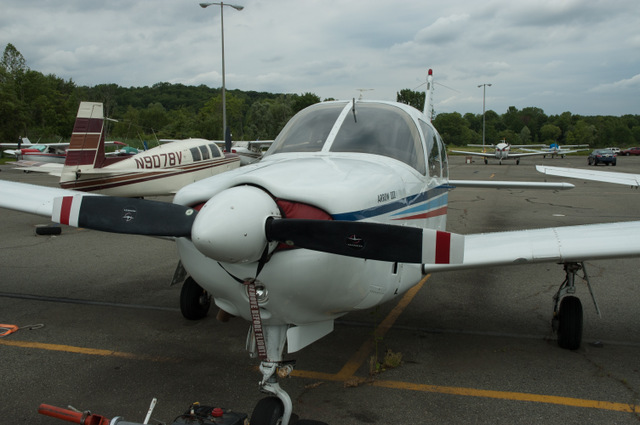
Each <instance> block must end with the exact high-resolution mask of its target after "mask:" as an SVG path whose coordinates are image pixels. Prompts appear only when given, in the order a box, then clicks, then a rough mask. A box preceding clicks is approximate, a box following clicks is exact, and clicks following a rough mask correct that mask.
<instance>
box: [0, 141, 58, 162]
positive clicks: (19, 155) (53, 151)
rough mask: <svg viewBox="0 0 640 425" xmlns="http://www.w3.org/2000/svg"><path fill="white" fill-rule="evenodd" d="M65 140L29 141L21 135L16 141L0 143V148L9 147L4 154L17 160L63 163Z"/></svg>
mask: <svg viewBox="0 0 640 425" xmlns="http://www.w3.org/2000/svg"><path fill="white" fill-rule="evenodd" d="M67 146H69V143H67V142H60V143H31V141H30V140H29V139H28V138H27V137H21V138H20V141H19V142H18V143H0V148H9V149H5V150H4V151H3V153H4V154H6V155H9V156H14V157H15V158H16V159H18V160H30V161H39V162H52V163H59V164H62V163H64V158H65V150H66V148H67Z"/></svg>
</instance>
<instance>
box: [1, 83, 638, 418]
mask: <svg viewBox="0 0 640 425" xmlns="http://www.w3.org/2000/svg"><path fill="white" fill-rule="evenodd" d="M428 83H429V84H428V86H427V87H428V88H430V87H432V74H431V72H429V77H428ZM426 98H427V102H426V103H427V104H426V105H425V109H424V111H418V110H416V109H414V108H413V107H411V106H408V105H405V104H401V103H395V102H384V101H367V100H361V101H357V100H355V99H354V100H352V101H332V102H325V103H319V104H316V105H313V106H310V107H308V108H306V109H304V110H302V111H301V112H299V113H298V114H297V115H295V116H294V117H293V118H292V119H291V120H290V121H289V123H288V124H287V125H286V126H285V127H284V129H283V130H282V131H281V133H280V134H279V135H278V137H277V138H276V140H275V142H274V143H273V145H272V146H271V147H270V149H269V150H268V151H267V152H266V154H265V155H264V157H263V159H261V160H260V161H259V162H256V163H253V164H250V165H247V166H244V167H241V168H238V169H236V170H232V171H228V172H225V173H222V174H220V175H217V176H213V177H210V178H207V179H204V180H200V181H198V182H196V183H193V184H190V185H188V186H186V187H184V188H182V189H181V190H180V191H179V192H178V193H177V194H176V196H175V198H174V201H173V203H165V202H158V201H151V200H145V199H134V198H122V197H110V196H100V195H94V194H86V193H80V192H77V191H73V190H66V189H60V188H45V187H39V186H33V185H25V184H23V183H15V182H8V181H0V207H2V208H11V209H15V210H20V211H25V212H29V213H33V214H40V215H44V216H50V217H52V219H53V220H54V221H57V222H60V223H63V224H67V225H70V226H78V227H84V228H88V229H95V230H101V231H107V232H116V233H128V234H140V235H149V236H162V237H173V238H175V241H176V244H177V248H178V253H179V257H180V264H179V266H178V270H180V269H181V268H182V267H183V268H184V270H186V272H187V273H188V277H187V279H186V280H185V283H184V285H183V288H182V293H181V306H182V308H183V312H185V311H186V312H187V313H188V314H189V315H190V316H191V317H192V318H197V317H202V316H203V315H205V314H206V313H207V308H208V303H209V300H210V299H211V300H212V301H213V302H214V303H215V305H216V306H217V307H218V308H219V309H220V312H219V314H220V313H222V315H225V314H226V315H233V316H239V317H242V318H244V319H246V320H247V321H249V323H250V327H249V334H248V338H247V349H248V350H249V352H250V353H252V354H253V355H254V356H256V357H259V358H260V361H261V363H260V372H261V374H262V380H261V384H260V386H261V390H262V391H263V392H266V393H268V394H269V395H270V396H269V397H267V398H264V399H262V400H260V401H259V402H258V405H257V406H256V409H255V410H254V413H253V415H252V418H251V425H261V424H273V423H276V422H275V421H279V422H278V423H282V424H284V425H287V424H288V423H289V421H290V418H291V414H292V409H293V404H292V401H291V398H290V397H289V395H288V394H287V392H286V391H285V390H284V389H283V388H281V387H280V385H279V383H278V377H282V376H286V375H287V374H288V373H290V372H291V370H292V368H293V363H291V362H290V361H287V360H285V356H284V350H285V347H286V348H287V351H288V352H289V353H293V352H296V351H298V350H300V349H301V348H303V347H305V346H307V345H308V344H311V343H313V342H314V341H317V340H319V339H320V338H322V337H323V336H325V335H327V334H329V333H330V332H332V330H333V324H334V320H335V319H336V318H339V317H341V316H343V315H345V314H347V313H349V312H351V311H357V310H362V309H368V308H371V307H374V306H376V305H379V304H381V303H384V302H386V301H389V300H391V299H394V298H396V297H398V296H400V295H401V294H402V293H404V292H405V291H407V290H408V289H410V288H411V287H413V286H414V285H416V284H417V283H418V282H419V281H420V280H421V279H422V278H423V277H424V275H425V274H428V273H432V272H438V271H444V270H457V269H470V268H479V267H492V266H500V265H517V264H528V263H538V262H554V263H561V264H562V265H563V267H564V273H565V279H564V282H563V283H562V284H561V285H560V288H559V289H558V291H557V294H556V296H555V298H554V315H553V323H554V324H555V327H556V329H557V333H558V343H559V345H560V346H561V347H564V348H569V349H576V348H578V347H579V346H580V343H581V338H582V306H581V302H580V300H579V298H577V297H576V296H574V295H573V294H574V292H575V287H574V277H575V275H576V273H577V272H578V271H579V270H580V269H582V268H583V262H584V261H585V260H590V259H602V258H613V257H622V256H638V255H640V238H638V234H640V221H635V222H627V223H624V224H622V223H609V224H593V225H581V226H570V227H557V228H544V229H535V230H518V231H509V232H498V233H483V234H469V235H464V236H463V235H459V234H453V233H449V232H447V231H446V217H447V204H448V192H449V190H451V189H452V188H453V187H455V186H474V185H475V186H483V187H503V188H509V187H516V188H532V187H533V188H550V189H567V188H570V187H572V185H569V184H566V183H536V182H495V181H480V182H474V181H462V180H450V179H449V175H448V163H447V156H446V150H445V146H444V144H443V142H442V139H441V138H440V136H439V134H438V132H437V131H436V129H435V128H434V127H433V125H432V124H431V119H430V114H428V113H427V112H426V111H431V110H432V109H431V105H430V103H429V102H430V99H431V96H430V93H428V95H427V97H426ZM88 124H89V126H91V123H88ZM178 270H176V272H178ZM209 297H211V298H210V299H209ZM274 418H275V419H274Z"/></svg>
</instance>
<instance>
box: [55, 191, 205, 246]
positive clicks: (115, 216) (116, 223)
mask: <svg viewBox="0 0 640 425" xmlns="http://www.w3.org/2000/svg"><path fill="white" fill-rule="evenodd" d="M56 213H57V214H59V222H60V223H62V224H70V225H73V226H76V227H85V228H87V229H94V230H101V231H104V232H113V233H127V234H136V235H146V236H176V237H180V236H190V235H191V226H192V225H193V220H194V219H195V217H196V211H195V210H194V209H192V208H189V207H185V206H183V205H177V204H171V203H168V202H160V201H149V200H145V199H136V198H120V197H113V196H91V195H86V196H65V197H63V198H58V199H56V201H55V202H54V214H53V217H54V219H56V218H57V217H58V216H56Z"/></svg>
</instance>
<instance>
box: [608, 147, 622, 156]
mask: <svg viewBox="0 0 640 425" xmlns="http://www.w3.org/2000/svg"><path fill="white" fill-rule="evenodd" d="M605 149H609V150H610V151H611V152H613V153H615V154H616V155H620V148H605Z"/></svg>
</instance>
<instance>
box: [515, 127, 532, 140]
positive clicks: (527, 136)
mask: <svg viewBox="0 0 640 425" xmlns="http://www.w3.org/2000/svg"><path fill="white" fill-rule="evenodd" d="M518 138H519V143H520V144H521V145H527V144H529V143H531V130H529V127H527V126H526V125H525V126H524V127H522V130H520V134H519V136H518Z"/></svg>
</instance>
